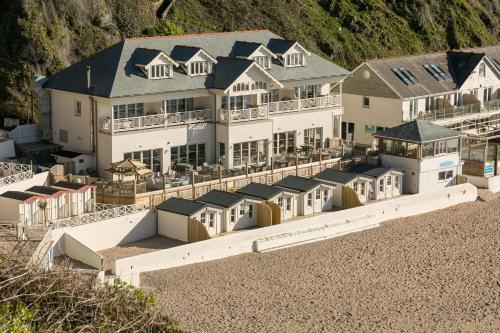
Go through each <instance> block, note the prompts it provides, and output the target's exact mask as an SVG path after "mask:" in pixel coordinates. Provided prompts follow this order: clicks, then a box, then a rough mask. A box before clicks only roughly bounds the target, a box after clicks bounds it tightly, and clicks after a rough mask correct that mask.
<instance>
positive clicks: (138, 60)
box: [134, 47, 161, 66]
mask: <svg viewBox="0 0 500 333" xmlns="http://www.w3.org/2000/svg"><path fill="white" fill-rule="evenodd" d="M160 53H161V51H160V50H153V49H146V48H142V47H141V48H138V49H137V50H135V52H134V64H135V65H143V66H146V65H147V64H149V63H150V62H151V61H153V59H154V58H156V57H157V56H158V55H159V54H160Z"/></svg>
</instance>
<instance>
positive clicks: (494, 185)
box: [465, 175, 500, 193]
mask: <svg viewBox="0 0 500 333" xmlns="http://www.w3.org/2000/svg"><path fill="white" fill-rule="evenodd" d="M465 176H466V177H467V181H468V182H469V183H471V184H472V185H475V186H477V187H480V188H485V189H488V191H491V192H493V193H496V192H500V175H499V176H494V177H488V178H485V177H479V176H471V175H465Z"/></svg>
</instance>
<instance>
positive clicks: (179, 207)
mask: <svg viewBox="0 0 500 333" xmlns="http://www.w3.org/2000/svg"><path fill="white" fill-rule="evenodd" d="M207 206H208V204H206V203H204V202H199V201H191V200H187V199H182V198H170V199H168V200H165V201H163V202H162V203H161V204H159V205H158V206H156V209H158V210H162V211H165V212H170V213H175V214H179V215H184V216H191V215H193V214H196V213H197V212H199V211H200V210H202V209H203V208H205V207H207Z"/></svg>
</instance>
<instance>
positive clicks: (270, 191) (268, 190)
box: [237, 183, 284, 200]
mask: <svg viewBox="0 0 500 333" xmlns="http://www.w3.org/2000/svg"><path fill="white" fill-rule="evenodd" d="M283 191H284V190H283V189H282V188H279V187H276V186H272V185H267V184H261V183H250V184H248V185H247V186H244V187H242V188H240V189H239V190H238V191H237V193H240V194H243V195H249V196H252V197H256V198H261V199H264V200H269V199H272V198H274V197H275V196H277V195H278V194H280V193H282V192H283Z"/></svg>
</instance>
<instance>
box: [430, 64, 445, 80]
mask: <svg viewBox="0 0 500 333" xmlns="http://www.w3.org/2000/svg"><path fill="white" fill-rule="evenodd" d="M424 68H425V69H426V70H427V71H428V72H429V73H430V74H431V75H432V76H434V78H435V79H436V80H438V81H443V80H448V76H447V75H446V74H445V73H444V72H443V70H442V69H441V68H440V67H439V66H437V65H435V64H425V65H424Z"/></svg>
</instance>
